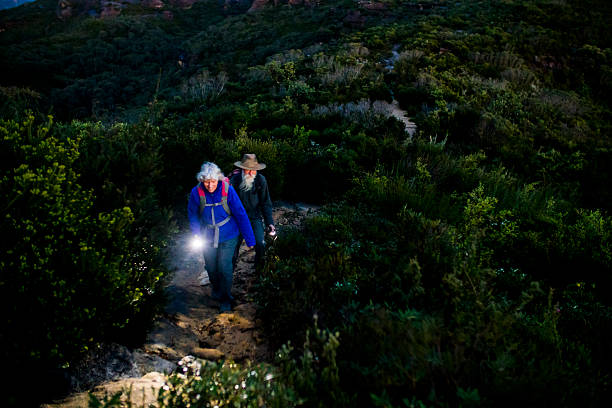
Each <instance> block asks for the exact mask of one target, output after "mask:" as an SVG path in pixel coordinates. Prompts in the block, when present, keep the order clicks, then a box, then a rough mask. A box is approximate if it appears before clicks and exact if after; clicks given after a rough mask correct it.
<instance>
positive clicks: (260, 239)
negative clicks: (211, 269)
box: [233, 218, 266, 268]
mask: <svg viewBox="0 0 612 408" xmlns="http://www.w3.org/2000/svg"><path fill="white" fill-rule="evenodd" d="M249 221H250V222H251V228H253V234H254V235H255V265H257V266H259V265H260V264H261V263H262V262H263V259H264V250H265V249H266V243H265V241H264V227H263V223H262V222H261V220H258V219H255V220H254V219H251V218H249ZM241 244H242V235H240V236H238V245H236V250H235V251H234V258H233V263H234V268H235V267H236V262H238V253H239V252H240V245H241Z"/></svg>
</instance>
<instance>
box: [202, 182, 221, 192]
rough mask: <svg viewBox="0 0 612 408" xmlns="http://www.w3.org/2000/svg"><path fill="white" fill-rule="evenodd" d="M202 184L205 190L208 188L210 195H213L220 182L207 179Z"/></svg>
mask: <svg viewBox="0 0 612 408" xmlns="http://www.w3.org/2000/svg"><path fill="white" fill-rule="evenodd" d="M202 184H204V188H206V189H207V190H208V192H209V193H213V192H214V191H215V190H216V189H217V184H219V180H216V179H206V180H204V181H203V182H202Z"/></svg>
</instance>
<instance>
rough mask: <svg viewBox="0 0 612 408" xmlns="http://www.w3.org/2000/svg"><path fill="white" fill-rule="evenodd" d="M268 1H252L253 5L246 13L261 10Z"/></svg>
mask: <svg viewBox="0 0 612 408" xmlns="http://www.w3.org/2000/svg"><path fill="white" fill-rule="evenodd" d="M269 1H270V0H253V4H251V7H250V8H249V9H248V10H247V13H252V12H254V11H257V10H261V9H262V8H264V7H265V5H266V4H268V3H269Z"/></svg>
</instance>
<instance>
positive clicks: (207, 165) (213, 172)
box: [196, 162, 224, 181]
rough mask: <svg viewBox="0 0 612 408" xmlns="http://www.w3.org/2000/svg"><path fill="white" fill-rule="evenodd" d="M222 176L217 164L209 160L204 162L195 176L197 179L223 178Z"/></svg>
mask: <svg viewBox="0 0 612 408" xmlns="http://www.w3.org/2000/svg"><path fill="white" fill-rule="evenodd" d="M223 177H224V176H223V173H222V172H221V169H220V168H219V166H217V165H216V164H215V163H211V162H204V164H203V165H202V167H201V168H200V172H199V173H198V174H197V176H196V178H197V179H198V181H204V180H223Z"/></svg>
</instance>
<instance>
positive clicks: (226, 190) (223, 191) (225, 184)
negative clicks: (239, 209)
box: [221, 177, 232, 216]
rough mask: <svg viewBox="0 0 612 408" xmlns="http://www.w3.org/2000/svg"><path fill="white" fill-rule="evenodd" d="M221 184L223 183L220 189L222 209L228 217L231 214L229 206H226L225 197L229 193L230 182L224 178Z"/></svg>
mask: <svg viewBox="0 0 612 408" xmlns="http://www.w3.org/2000/svg"><path fill="white" fill-rule="evenodd" d="M222 183H223V186H222V187H223V188H222V189H221V204H222V205H223V209H224V210H225V212H226V213H227V215H228V216H230V215H232V212H231V210H230V208H229V205H228V204H227V196H228V193H229V188H230V181H229V179H228V178H227V177H226V178H224V179H223V181H222Z"/></svg>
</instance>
